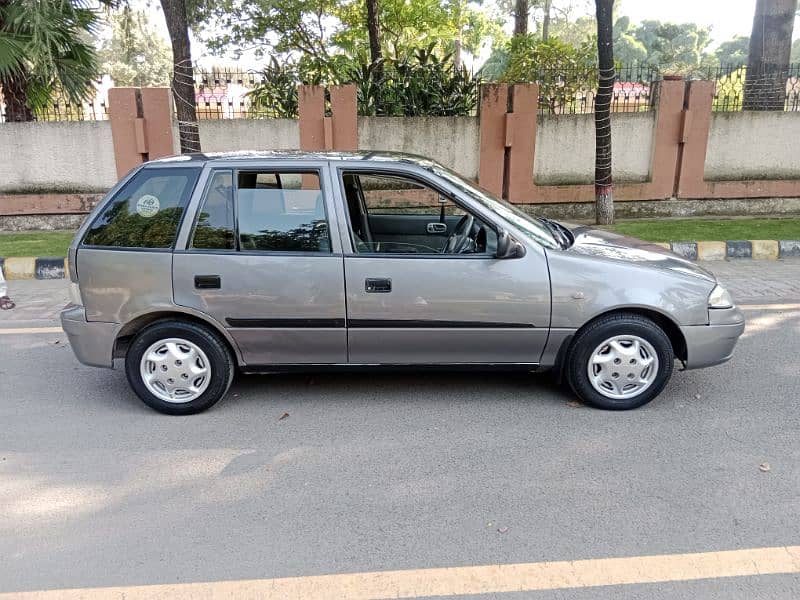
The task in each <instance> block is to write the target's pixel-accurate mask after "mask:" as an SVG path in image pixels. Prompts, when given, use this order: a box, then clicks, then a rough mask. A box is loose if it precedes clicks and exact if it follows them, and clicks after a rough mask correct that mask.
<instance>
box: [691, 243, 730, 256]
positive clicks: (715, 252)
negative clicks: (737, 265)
mask: <svg viewBox="0 0 800 600" xmlns="http://www.w3.org/2000/svg"><path fill="white" fill-rule="evenodd" d="M726 253H727V252H726V246H725V242H697V259H698V260H725V256H726Z"/></svg>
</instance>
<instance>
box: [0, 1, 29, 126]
mask: <svg viewBox="0 0 800 600" xmlns="http://www.w3.org/2000/svg"><path fill="white" fill-rule="evenodd" d="M9 2H10V0H0V8H3V7H5V6H8V4H9ZM4 25H5V23H4V22H3V17H2V14H1V13H0V30H2V29H3V27H4ZM20 69H22V67H21V66H20ZM25 80H26V73H25V72H24V71H21V70H20V71H17V72H16V73H14V74H13V75H10V76H7V77H3V78H0V88H2V92H3V101H4V102H5V105H6V111H5V114H6V122H9V123H10V122H12V121H14V122H18V121H33V118H34V115H33V111H32V110H31V109H30V108H29V107H28V90H27V85H26V83H25Z"/></svg>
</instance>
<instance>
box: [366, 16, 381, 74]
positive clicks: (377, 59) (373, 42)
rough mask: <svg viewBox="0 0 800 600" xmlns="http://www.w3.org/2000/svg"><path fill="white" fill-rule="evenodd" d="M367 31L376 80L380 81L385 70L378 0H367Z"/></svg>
mask: <svg viewBox="0 0 800 600" xmlns="http://www.w3.org/2000/svg"><path fill="white" fill-rule="evenodd" d="M366 5H367V33H368V35H369V56H370V59H372V67H373V75H374V79H375V82H376V83H377V82H378V81H380V78H381V72H382V71H383V65H382V64H381V63H382V61H383V55H382V53H381V27H380V23H379V21H378V12H379V11H378V0H366Z"/></svg>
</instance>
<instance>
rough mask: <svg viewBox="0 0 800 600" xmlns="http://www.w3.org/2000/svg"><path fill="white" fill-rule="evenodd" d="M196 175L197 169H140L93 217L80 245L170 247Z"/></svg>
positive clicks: (198, 171) (197, 173)
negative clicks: (94, 217)
mask: <svg viewBox="0 0 800 600" xmlns="http://www.w3.org/2000/svg"><path fill="white" fill-rule="evenodd" d="M199 174H200V169H199V168H185V167H184V168H174V169H172V168H167V169H161V168H159V169H142V170H141V171H139V172H138V173H137V174H136V175H135V176H134V177H133V179H131V180H130V181H129V182H128V183H126V184H125V186H124V187H123V188H122V189H121V190H120V191H119V192H118V193H117V195H116V196H115V197H114V199H113V200H112V201H111V202H109V203H108V205H107V206H106V207H105V208H104V209H103V211H102V212H101V213H100V214H99V215H98V216H97V218H96V219H95V220H94V222H93V223H92V225H91V227H90V228H89V231H88V232H87V233H86V235H85V237H84V238H83V243H84V245H86V246H101V247H110V248H171V247H172V246H173V245H174V243H175V237H176V236H177V233H178V226H179V225H180V223H181V219H182V217H183V213H184V211H185V210H186V205H187V204H188V202H189V197H190V196H191V195H192V190H193V189H194V185H195V183H196V182H197V177H198V175H199Z"/></svg>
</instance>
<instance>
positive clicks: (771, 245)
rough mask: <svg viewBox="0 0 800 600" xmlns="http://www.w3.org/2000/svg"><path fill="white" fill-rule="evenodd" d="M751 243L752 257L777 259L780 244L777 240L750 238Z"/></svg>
mask: <svg viewBox="0 0 800 600" xmlns="http://www.w3.org/2000/svg"><path fill="white" fill-rule="evenodd" d="M750 243H751V244H752V245H753V258H754V259H756V260H777V258H778V256H779V255H780V244H778V242H777V240H750Z"/></svg>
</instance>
